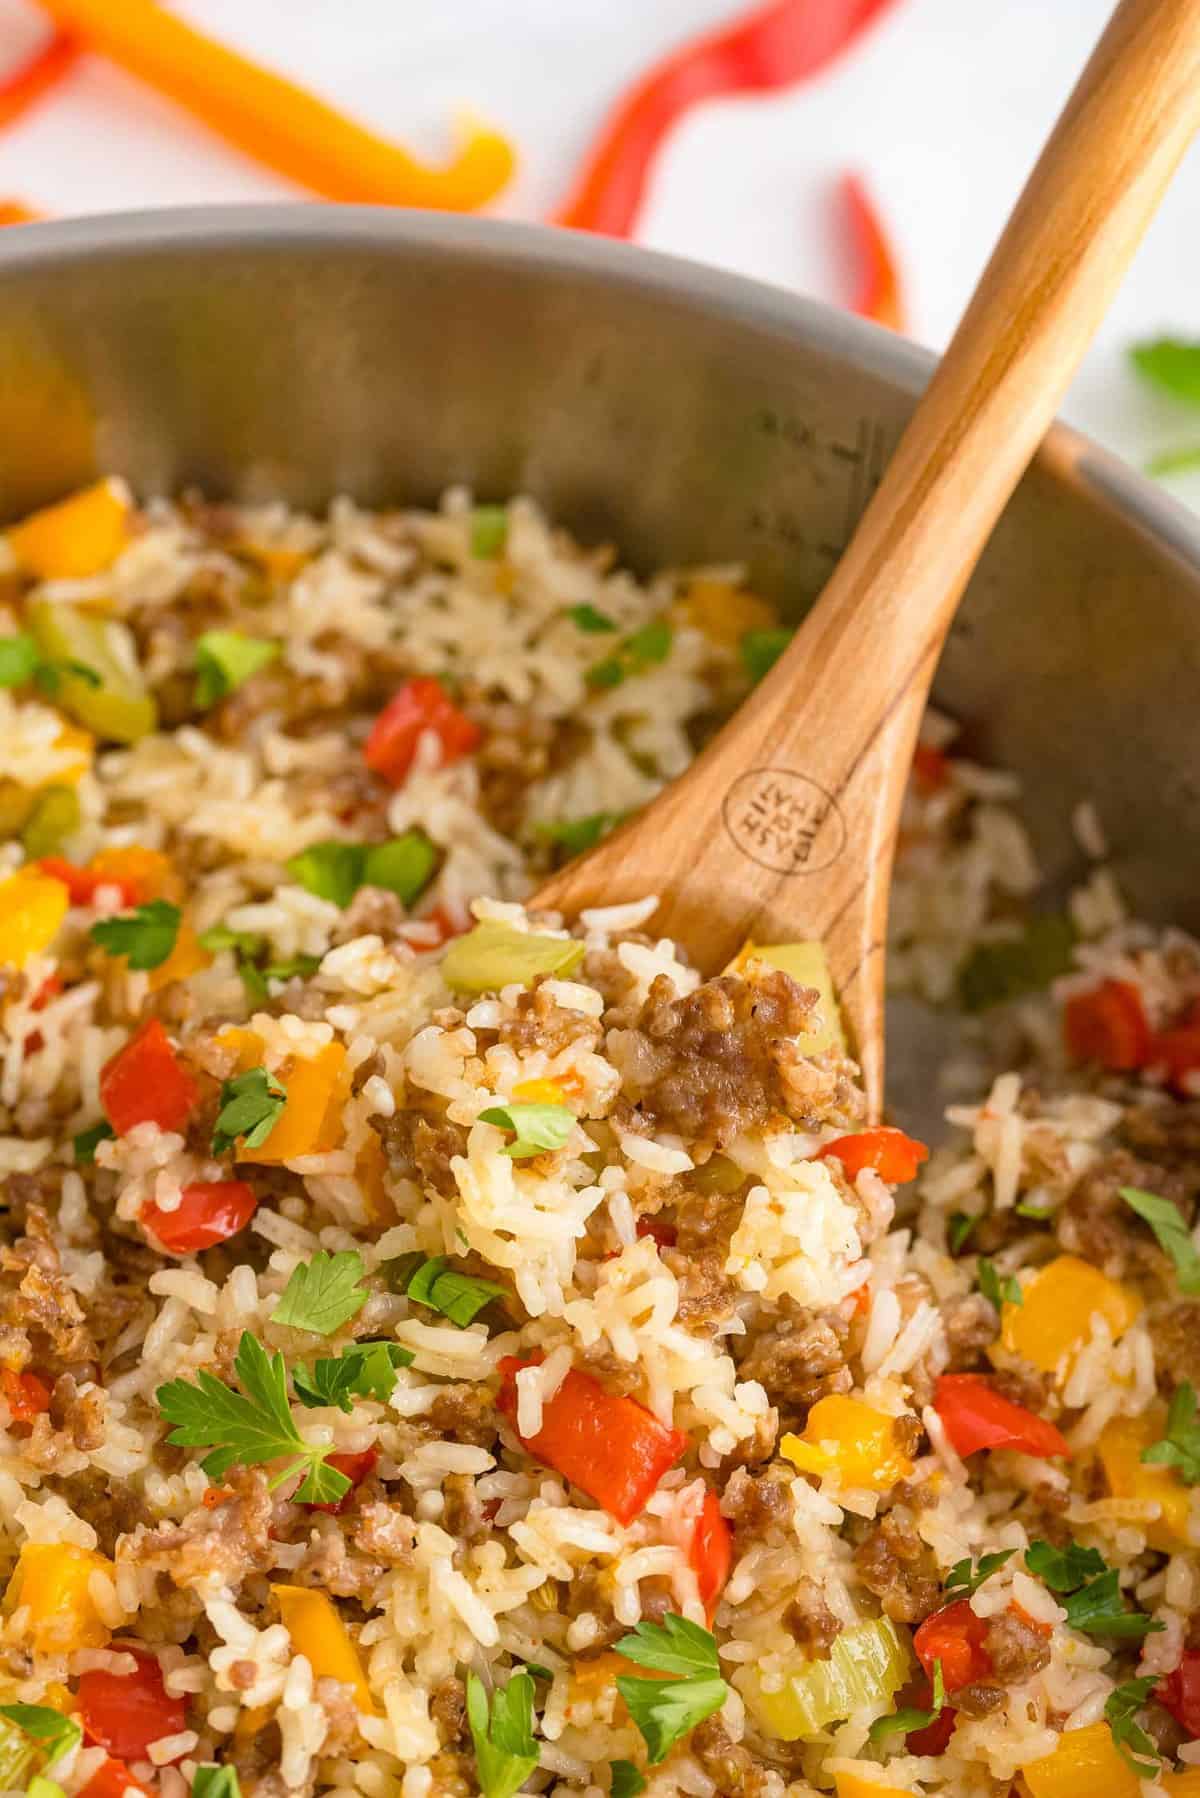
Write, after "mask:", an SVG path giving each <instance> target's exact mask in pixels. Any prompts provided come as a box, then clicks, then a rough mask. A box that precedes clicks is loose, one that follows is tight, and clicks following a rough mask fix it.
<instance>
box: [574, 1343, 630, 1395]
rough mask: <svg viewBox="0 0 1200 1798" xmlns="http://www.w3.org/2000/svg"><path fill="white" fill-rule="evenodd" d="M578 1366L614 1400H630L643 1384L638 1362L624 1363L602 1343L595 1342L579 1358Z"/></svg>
mask: <svg viewBox="0 0 1200 1798" xmlns="http://www.w3.org/2000/svg"><path fill="white" fill-rule="evenodd" d="M578 1365H579V1366H580V1367H581V1368H582V1369H583V1371H584V1372H585V1373H590V1374H592V1375H594V1377H595V1378H596V1379H597V1380H599V1381H600V1382H601V1384H602V1385H603V1387H604V1390H605V1391H606V1392H610V1393H611V1394H612V1395H613V1397H614V1398H629V1397H630V1396H631V1395H632V1394H633V1393H635V1392H637V1391H638V1389H639V1388H640V1386H641V1384H642V1373H641V1368H640V1367H639V1366H638V1363H637V1362H636V1361H622V1360H621V1359H620V1358H619V1357H618V1356H617V1355H614V1353H613V1351H612V1350H611V1349H610V1348H606V1347H605V1345H604V1344H603V1343H602V1342H594V1343H593V1344H592V1346H591V1347H590V1348H585V1349H584V1350H583V1353H582V1354H581V1355H580V1356H579V1357H578Z"/></svg>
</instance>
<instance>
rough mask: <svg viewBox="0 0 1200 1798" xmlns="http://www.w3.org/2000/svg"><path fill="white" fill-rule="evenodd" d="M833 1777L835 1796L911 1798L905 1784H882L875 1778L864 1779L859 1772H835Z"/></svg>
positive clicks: (843, 1797)
mask: <svg viewBox="0 0 1200 1798" xmlns="http://www.w3.org/2000/svg"><path fill="white" fill-rule="evenodd" d="M882 1771H883V1769H882V1767H881V1768H880V1772H882ZM833 1777H834V1783H835V1785H836V1787H837V1798H912V1793H911V1791H910V1790H908V1788H907V1787H905V1786H886V1785H882V1784H881V1783H880V1782H879V1781H878V1780H877V1779H864V1778H863V1777H862V1775H861V1774H859V1773H835V1774H834V1776H833Z"/></svg>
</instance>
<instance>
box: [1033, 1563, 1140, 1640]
mask: <svg viewBox="0 0 1200 1798" xmlns="http://www.w3.org/2000/svg"><path fill="white" fill-rule="evenodd" d="M1025 1565H1026V1567H1028V1569H1029V1571H1030V1573H1035V1574H1036V1575H1037V1576H1038V1578H1039V1579H1040V1580H1041V1581H1042V1582H1043V1584H1045V1585H1047V1586H1049V1588H1050V1590H1051V1591H1052V1592H1056V1593H1057V1594H1058V1595H1059V1597H1060V1599H1061V1601H1062V1604H1063V1608H1064V1609H1065V1611H1066V1613H1067V1622H1068V1623H1069V1624H1070V1625H1071V1628H1072V1629H1078V1630H1082V1631H1083V1632H1084V1633H1085V1634H1087V1635H1093V1636H1118V1637H1122V1638H1130V1639H1132V1638H1136V1637H1140V1636H1147V1635H1152V1634H1154V1633H1155V1632H1156V1631H1158V1630H1160V1629H1162V1628H1163V1627H1164V1625H1163V1624H1162V1623H1160V1622H1157V1621H1156V1620H1155V1619H1154V1618H1153V1617H1147V1616H1146V1615H1145V1613H1144V1612H1142V1611H1127V1610H1126V1609H1125V1604H1124V1600H1123V1598H1122V1595H1121V1582H1120V1575H1119V1574H1118V1572H1117V1569H1116V1568H1115V1567H1109V1566H1108V1564H1107V1562H1106V1561H1105V1559H1104V1556H1103V1555H1102V1554H1100V1553H1099V1551H1098V1550H1097V1549H1094V1548H1083V1547H1081V1546H1080V1544H1079V1543H1078V1542H1071V1543H1069V1544H1068V1546H1067V1547H1066V1548H1065V1549H1060V1548H1055V1547H1054V1546H1053V1545H1052V1544H1051V1543H1049V1542H1041V1541H1039V1542H1031V1543H1030V1545H1029V1547H1028V1548H1027V1549H1026V1551H1025ZM1093 1576H1094V1577H1093Z"/></svg>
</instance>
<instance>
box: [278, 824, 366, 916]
mask: <svg viewBox="0 0 1200 1798" xmlns="http://www.w3.org/2000/svg"><path fill="white" fill-rule="evenodd" d="M366 859H367V856H366V850H365V849H364V848H363V846H362V844H361V843H340V842H332V841H330V842H324V843H310V844H309V846H308V848H307V849H302V850H301V851H300V853H299V855H293V856H292V858H291V860H290V861H288V862H285V863H284V866H285V867H286V869H287V871H288V873H289V874H290V875H291V877H292V879H293V880H294V881H295V882H296V884H297V886H302V887H303V888H304V890H305V892H306V893H315V894H316V896H317V898H318V899H328V900H329V901H330V902H331V903H332V904H334V905H336V906H339V907H340V908H341V910H342V911H345V909H346V907H347V906H348V905H349V903H350V901H351V900H352V899H353V897H354V895H355V893H357V891H358V889H359V887H360V886H361V885H362V881H363V869H364V867H365V865H366Z"/></svg>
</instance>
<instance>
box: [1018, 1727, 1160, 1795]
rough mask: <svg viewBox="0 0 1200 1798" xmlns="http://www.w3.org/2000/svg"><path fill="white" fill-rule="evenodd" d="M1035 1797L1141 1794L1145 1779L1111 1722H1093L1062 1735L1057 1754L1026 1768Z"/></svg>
mask: <svg viewBox="0 0 1200 1798" xmlns="http://www.w3.org/2000/svg"><path fill="white" fill-rule="evenodd" d="M1023 1771H1024V1776H1025V1783H1026V1785H1027V1786H1028V1787H1029V1790H1030V1791H1031V1792H1032V1793H1033V1798H1096V1794H1097V1793H1103V1795H1104V1798H1141V1790H1142V1787H1141V1781H1140V1780H1139V1779H1138V1776H1137V1774H1136V1773H1135V1772H1134V1770H1133V1768H1132V1767H1131V1766H1130V1765H1129V1764H1128V1762H1127V1761H1125V1760H1124V1759H1123V1758H1122V1756H1121V1754H1120V1752H1119V1750H1118V1749H1117V1746H1116V1744H1115V1743H1114V1741H1113V1739H1112V1731H1111V1730H1110V1729H1109V1727H1108V1724H1107V1723H1089V1724H1088V1725H1087V1727H1086V1729H1070V1730H1068V1731H1067V1732H1066V1734H1065V1735H1061V1736H1059V1738H1058V1746H1057V1747H1056V1748H1055V1750H1054V1753H1053V1754H1048V1755H1046V1757H1045V1758H1044V1759H1043V1760H1040V1761H1034V1762H1033V1763H1032V1765H1030V1766H1028V1767H1026V1768H1024V1770H1023Z"/></svg>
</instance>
